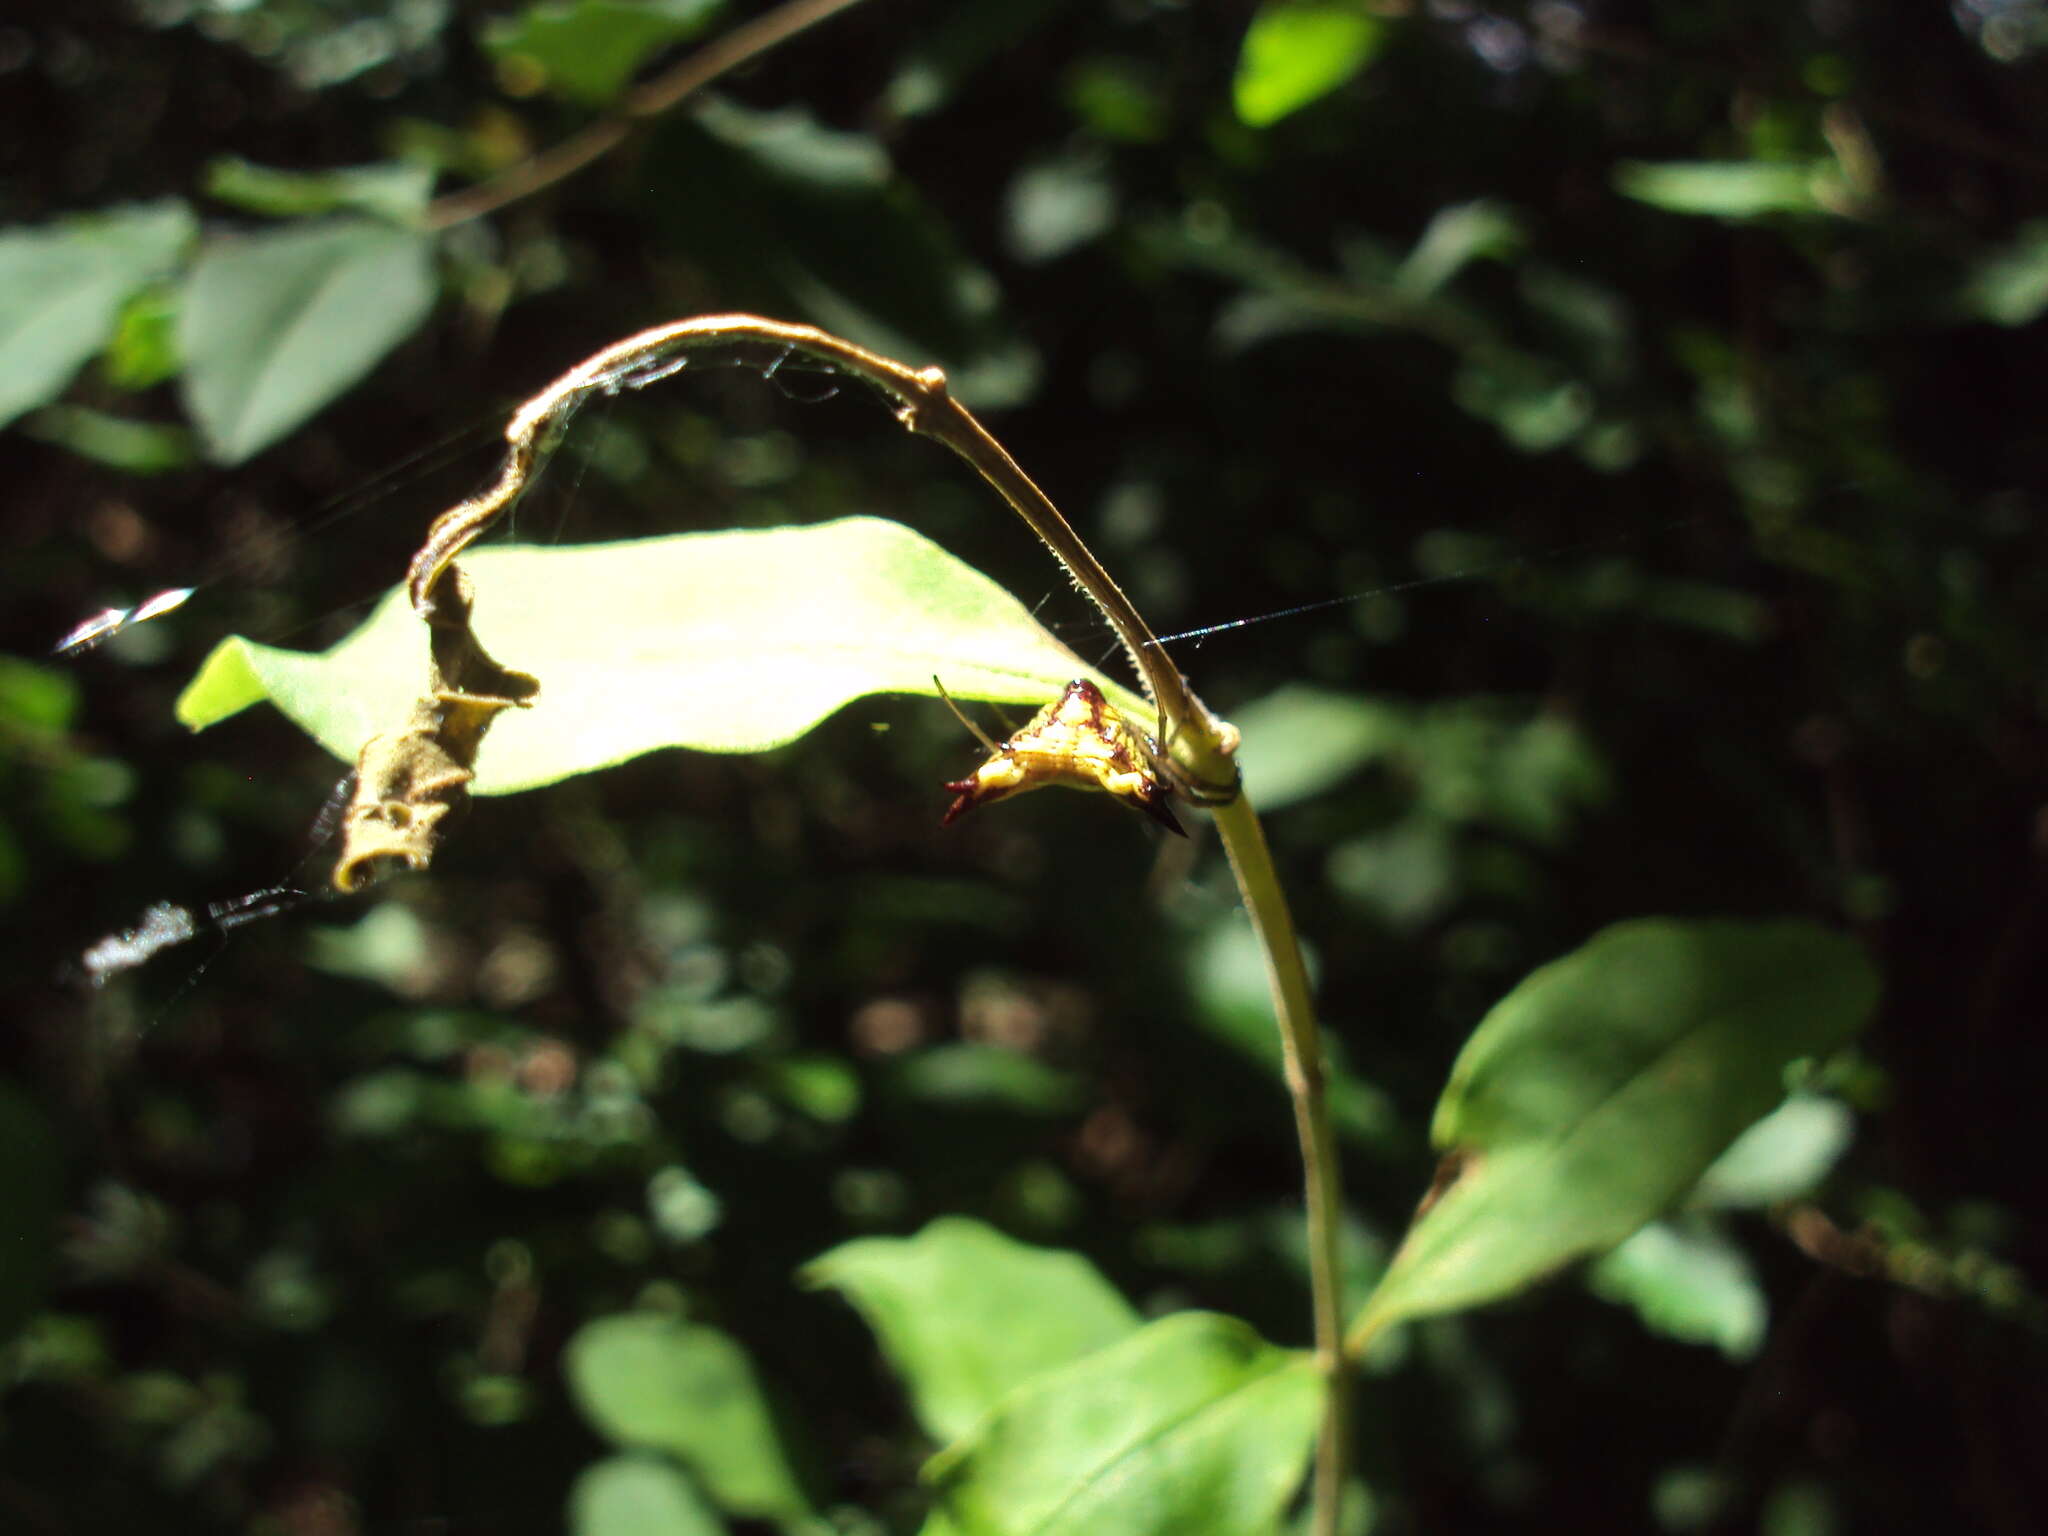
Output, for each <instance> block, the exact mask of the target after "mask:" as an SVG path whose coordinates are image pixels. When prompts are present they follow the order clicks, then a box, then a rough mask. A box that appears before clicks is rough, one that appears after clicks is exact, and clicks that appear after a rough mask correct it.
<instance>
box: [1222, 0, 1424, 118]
mask: <svg viewBox="0 0 2048 1536" xmlns="http://www.w3.org/2000/svg"><path fill="white" fill-rule="evenodd" d="M1386 41H1387V24H1386V23H1385V22H1384V21H1382V20H1380V18H1379V17H1377V16H1374V15H1372V14H1371V13H1370V12H1369V11H1367V10H1366V8H1365V6H1364V5H1363V4H1361V3H1358V0H1267V3H1266V4H1265V5H1263V6H1261V7H1260V8H1259V12H1258V14H1257V15H1256V16H1254V17H1253V18H1252V24H1251V30H1249V31H1248V32H1246V33H1245V38H1244V46H1243V48H1242V49H1241V50H1240V52H1239V53H1238V58H1237V78H1236V80H1235V81H1234V82H1233V84H1232V95H1233V99H1234V101H1235V103H1236V106H1237V116H1238V119H1239V121H1241V122H1245V123H1249V124H1250V125H1251V126H1252V127H1254V128H1264V127H1266V126H1268V125H1269V124H1272V123H1277V122H1279V121H1280V119H1281V118H1283V117H1286V116H1288V115H1289V114H1290V113H1293V112H1298V111H1300V110H1301V109H1302V108H1303V107H1305V106H1307V105H1308V104H1309V103H1310V102H1312V101H1317V100H1320V99H1321V98H1322V97H1324V96H1327V95H1329V94H1330V92H1332V91H1334V90H1336V89H1337V88H1338V87H1339V86H1341V85H1343V84H1344V83H1345V82H1346V81H1348V80H1350V79H1351V78H1352V77H1353V76H1355V75H1357V74H1358V72H1359V71H1360V70H1362V69H1364V68H1365V67H1366V66H1367V65H1368V64H1370V63H1372V61H1373V60H1374V59H1376V58H1378V57H1379V55H1380V51H1381V50H1382V49H1383V48H1385V47H1386Z"/></svg>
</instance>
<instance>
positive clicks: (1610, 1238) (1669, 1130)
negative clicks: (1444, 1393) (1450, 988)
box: [1352, 919, 1877, 1343]
mask: <svg viewBox="0 0 2048 1536" xmlns="http://www.w3.org/2000/svg"><path fill="white" fill-rule="evenodd" d="M1876 999H1877V978H1876V975H1875V973H1874V972H1873V970H1872V969H1871V966H1870V963H1869V961H1868V959H1867V958H1866V957H1865V956H1864V954H1863V951H1862V949H1861V948H1860V947H1859V946H1858V945H1857V944H1856V943H1855V942H1854V941H1853V940H1851V939H1849V938H1846V937H1844V936H1842V935H1840V934H1836V933H1831V932H1829V931H1827V930H1826V929H1823V928H1819V927H1816V926H1814V925H1812V924H1809V923H1799V922H1779V923H1738V922H1678V921H1671V920H1662V919H1657V920H1645V921H1641V922H1632V923H1622V924H1618V925H1616V926H1615V927H1613V928H1609V929H1607V930H1606V931H1605V932H1603V933H1601V934H1599V935H1597V936H1596V937H1595V938H1594V939H1593V940H1592V941H1591V942H1590V943H1588V944H1587V945H1586V946H1585V947H1584V948H1582V949H1580V950H1578V951H1577V952H1576V953H1574V954H1571V955H1567V956H1566V957H1565V958H1564V959H1562V960H1558V961H1554V962H1552V963H1551V964H1549V965H1547V966H1544V967H1543V968H1542V969H1540V970H1538V971H1536V972H1535V973H1534V974H1533V975H1531V976H1530V977H1528V978H1527V979H1526V980H1525V981H1523V982H1522V984H1521V985H1520V986H1518V987H1516V988H1515V990H1514V991H1513V992H1511V993H1509V994H1508V996H1507V997H1506V998H1504V999H1502V1000H1501V1002H1500V1003H1499V1004H1498V1005H1497V1006H1496V1007H1495V1008H1494V1009H1493V1011H1492V1012H1491V1013H1489V1014H1488V1015H1487V1016H1486V1019H1485V1021H1484V1022H1483V1023H1481V1025H1480V1026H1479V1029H1478V1030H1477V1032H1475V1033H1474V1035H1473V1036H1472V1038H1471V1039H1470V1040H1469V1041H1468V1042H1466V1045H1465V1049H1464V1050H1463V1051H1462V1052H1461V1053H1460V1054H1459V1057H1458V1061H1457V1064H1456V1066H1454V1067H1453V1068H1452V1072H1451V1081H1450V1084H1449V1086H1448V1087H1447V1088H1446V1089H1445V1090H1444V1096H1443V1098H1442V1100H1441V1101H1440V1102H1439V1103H1438V1105H1437V1112H1436V1121H1435V1124H1434V1126H1433V1128H1432V1138H1433V1139H1434V1141H1435V1142H1436V1144H1437V1146H1438V1147H1439V1148H1441V1149H1443V1150H1444V1152H1445V1153H1446V1154H1447V1155H1446V1158H1445V1166H1444V1174H1443V1176H1442V1177H1441V1179H1440V1182H1441V1183H1442V1185H1443V1186H1444V1187H1443V1189H1442V1192H1441V1194H1440V1195H1437V1196H1433V1198H1432V1199H1431V1200H1430V1201H1429V1202H1427V1203H1426V1208H1425V1210H1424V1212H1423V1214H1422V1215H1421V1216H1420V1217H1418V1218H1417V1220H1416V1222H1415V1225H1414V1226H1413V1227H1412V1228H1411V1229H1410V1230H1409V1233H1408V1236H1407V1238H1406V1239H1405V1240H1404V1241H1403V1243H1402V1245H1401V1248H1400V1250H1399V1252H1397V1253H1396V1254H1395V1256H1394V1261H1393V1263H1392V1264H1391V1265H1389V1266H1388V1269H1387V1273H1386V1275H1385V1277H1384V1278H1383V1279H1382V1280H1381V1282H1380V1286H1379V1289H1378V1290H1377V1291H1375V1292H1374V1293H1373V1295H1372V1296H1371V1297H1370V1298H1369V1299H1368V1301H1367V1302H1366V1305H1365V1309H1364V1311H1363V1313H1362V1314H1361V1316H1360V1319H1359V1321H1358V1323H1357V1324H1356V1325H1355V1326H1354V1328H1353V1330H1352V1338H1353V1341H1354V1343H1356V1342H1359V1341H1362V1340H1363V1339H1364V1338H1366V1337H1369V1336H1370V1335H1371V1334H1372V1333H1374V1332H1376V1331H1377V1330H1378V1329H1379V1328H1381V1327H1384V1326H1385V1325H1386V1324H1388V1323H1391V1322H1394V1321H1396V1320H1398V1319H1400V1318H1403V1317H1416V1316H1424V1315H1428V1314H1431V1313H1440V1312H1451V1311H1456V1310H1458V1309H1460V1308H1463V1307H1470V1306H1476V1305H1479V1304H1480V1303H1482V1302H1486V1301H1491V1300H1494V1299H1495V1298H1497V1297H1501V1296H1505V1295H1507V1294H1508V1293H1510V1292H1511V1291H1514V1290H1517V1289H1519V1288H1520V1287H1522V1286H1524V1285H1527V1284H1528V1283H1530V1282H1531V1281H1533V1280H1535V1279H1537V1278H1539V1277H1541V1276H1542V1275H1545V1274H1547V1273H1549V1272H1550V1271H1552V1270H1554V1269H1556V1268H1557V1267H1559V1266H1560V1265H1562V1264H1565V1263H1567V1262H1568V1261H1570V1260H1572V1259H1574V1258H1578V1257H1581V1256H1583V1255H1585V1254H1588V1253H1595V1252H1599V1251H1600V1250H1602V1249H1605V1248H1609V1247H1612V1246H1613V1245H1614V1244H1616V1243H1618V1242H1620V1241H1621V1240H1622V1239H1623V1238H1625V1237H1627V1236H1628V1235H1629V1234H1630V1233H1632V1232H1634V1231H1635V1230H1636V1229H1637V1228H1639V1227H1641V1226H1642V1225H1643V1223H1645V1222H1646V1221H1649V1220H1650V1219H1651V1218H1652V1217H1654V1216H1656V1215H1658V1214H1659V1213H1660V1212H1662V1211H1664V1210H1665V1209H1667V1208H1668V1207H1669V1206H1671V1205H1672V1204H1674V1203H1675V1202H1676V1201H1677V1200H1678V1199H1679V1198H1680V1197H1681V1196H1683V1195H1684V1194H1685V1193H1686V1192H1687V1191H1688V1190H1690V1189H1691V1188H1692V1187H1693V1185H1694V1184H1695V1183H1696V1182H1697V1181H1698V1179H1699V1178H1700V1176H1701V1174H1702V1173H1703V1172H1704V1171H1705V1170H1706V1168H1707V1167H1708V1166H1709V1164H1711V1163H1712V1162H1713V1161H1714V1159H1715V1158H1716V1157H1717V1156H1719V1154H1720V1153H1721V1152H1722V1151H1723V1150H1724V1149H1725V1148H1726V1147H1727V1146H1728V1145H1729V1144H1730V1143H1731V1142H1733V1141H1734V1140H1735V1138H1736V1137H1737V1136H1738V1135H1739V1134H1740V1133H1741V1132H1742V1131H1743V1130H1744V1129H1745V1128H1746V1127H1747V1126H1749V1125H1750V1124H1752V1123H1753V1122H1754V1121H1756V1120H1757V1119H1759V1118H1760V1117H1761V1116H1763V1115H1764V1114H1765V1113H1767V1112H1768V1111H1770V1110H1771V1109H1772V1108H1773V1107H1774V1106H1775V1105H1776V1104H1777V1103H1778V1102H1779V1100H1780V1097H1781V1096H1782V1094H1783V1091H1784V1077H1785V1070H1786V1068H1787V1067H1788V1066H1789V1065H1790V1064H1791V1063H1792V1062H1793V1061H1794V1060H1796V1059H1798V1058H1800V1057H1803V1056H1810V1055H1815V1054H1818V1053H1821V1052H1825V1051H1830V1050H1833V1049H1835V1048H1837V1047H1838V1046H1841V1045H1843V1044H1845V1043H1846V1042H1847V1041H1848V1040H1849V1039H1850V1037H1851V1036H1853V1035H1854V1034H1855V1033H1856V1032H1857V1031H1858V1030H1859V1029H1861V1028H1862V1026H1863V1024H1864V1022H1865V1020H1866V1019H1867V1018H1868V1016H1869V1014H1870V1011H1871V1009H1872V1008H1873V1007H1874V1006H1875V1003H1876Z"/></svg>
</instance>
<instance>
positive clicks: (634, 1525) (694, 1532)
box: [569, 1456, 726, 1536]
mask: <svg viewBox="0 0 2048 1536" xmlns="http://www.w3.org/2000/svg"><path fill="white" fill-rule="evenodd" d="M725 1529H726V1526H725V1522H724V1521H723V1520H721V1519H719V1518H718V1516H717V1514H716V1513H714V1512H713V1511H712V1509H711V1508H710V1506H708V1505H707V1504H706V1503H705V1502H704V1496H703V1495H702V1494H700V1493H699V1492H697V1489H696V1487H695V1485H693V1484H692V1483H691V1482H690V1479H689V1478H688V1477H687V1476H685V1475H684V1473H683V1472H682V1470H681V1469H680V1468H679V1467H676V1466H674V1465H672V1464H671V1463H669V1462H666V1461H663V1460H661V1459H660V1458H659V1457H656V1456H610V1457H607V1458H606V1459H605V1460H603V1461H600V1462H595V1463H593V1464H592V1465H590V1466H588V1467H586V1468H584V1470H583V1472H582V1473H581V1475H579V1476H578V1477H577V1479H576V1482H575V1484H574V1485H573V1486H572V1487H571V1488H570V1489H569V1531H570V1536H724V1532H725Z"/></svg>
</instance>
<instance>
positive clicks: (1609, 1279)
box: [1586, 1220, 1770, 1360]
mask: <svg viewBox="0 0 2048 1536" xmlns="http://www.w3.org/2000/svg"><path fill="white" fill-rule="evenodd" d="M1586 1282H1587V1284H1588V1285H1590V1286H1591V1287H1592V1288H1593V1293H1594V1294H1595V1295H1596V1296H1599V1297H1601V1298H1603V1299H1604V1300H1607V1301H1612V1302H1616V1303H1618V1304H1620V1305H1622V1306H1627V1307H1631V1308H1633V1309H1634V1310H1635V1312H1636V1315H1637V1316H1638V1317H1640V1318H1641V1319H1642V1320H1643V1326H1644V1327H1646V1328H1649V1329H1652V1330H1653V1331H1655V1332H1657V1333H1661V1334H1664V1335H1665V1336H1667V1337H1669V1338H1674V1339H1680V1340H1683V1341H1684V1342H1685V1343H1688V1344H1712V1345H1714V1346H1716V1347H1717V1348H1719V1349H1720V1350H1721V1352H1722V1353H1723V1354H1725V1355H1727V1356H1728V1357H1729V1358H1731V1359H1735V1360H1747V1359H1749V1358H1750V1357H1751V1356H1753V1355H1754V1354H1755V1353H1756V1351H1757V1347H1758V1346H1759V1345H1761V1344H1762V1343H1763V1339H1764V1329H1765V1326H1766V1324H1767V1323H1768V1322H1769V1320H1770V1310H1769V1305H1768V1303H1766V1301H1765V1300H1764V1293H1763V1287H1762V1286H1761V1285H1760V1284H1758V1282H1757V1278H1756V1274H1755V1272H1754V1271H1753V1270H1752V1269H1751V1268H1750V1264H1749V1259H1748V1256H1747V1255H1745V1254H1744V1253H1743V1251H1742V1250H1741V1249H1740V1248H1738V1247H1737V1246H1736V1245H1735V1244H1734V1243H1733V1242H1731V1241H1730V1240H1729V1239H1728V1237H1727V1236H1726V1235H1725V1234H1723V1233H1722V1232H1720V1231H1718V1230H1717V1229H1715V1228H1714V1227H1711V1226H1707V1225H1704V1224H1703V1223H1701V1222H1699V1221H1697V1220H1695V1221H1692V1222H1687V1223H1684V1224H1680V1223H1677V1222H1670V1221H1653V1222H1651V1223H1650V1224H1649V1225H1648V1226H1647V1227H1644V1228H1643V1229H1642V1230H1641V1231H1639V1232H1637V1233H1636V1234H1635V1236H1633V1237H1631V1238H1629V1239H1628V1240H1627V1241H1626V1242H1624V1243H1623V1244H1622V1245H1621V1246H1620V1247H1619V1248H1616V1249H1615V1250H1613V1252H1611V1253H1608V1254H1605V1255H1603V1256H1602V1257H1601V1258H1600V1259H1599V1260H1598V1262H1596V1263H1595V1264H1594V1265H1593V1266H1592V1268H1591V1269H1590V1270H1588V1271H1587V1274H1586Z"/></svg>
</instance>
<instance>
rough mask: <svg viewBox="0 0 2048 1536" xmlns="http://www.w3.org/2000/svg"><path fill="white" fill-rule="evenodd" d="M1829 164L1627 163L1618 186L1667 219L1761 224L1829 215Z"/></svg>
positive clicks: (1619, 171)
mask: <svg viewBox="0 0 2048 1536" xmlns="http://www.w3.org/2000/svg"><path fill="white" fill-rule="evenodd" d="M1833 174H1834V172H1833V169H1832V166H1831V164H1830V163H1829V162H1827V161H1818V162H1814V163H1811V164H1808V163H1801V164H1797V165H1788V164H1782V163H1778V162H1774V161H1755V160H1691V161H1669V162H1664V163H1651V162H1648V161H1642V160H1629V161H1624V162H1623V163H1622V164H1620V165H1618V166H1616V167H1615V170H1614V186H1615V190H1616V191H1618V192H1620V193H1621V195H1622V196H1623V197H1632V198H1634V199H1635V200H1636V201H1637V202H1639V203H1648V204H1649V205H1650V206H1651V207H1652V208H1662V209H1663V210H1664V211H1665V212H1667V213H1690V214H1700V215H1704V216H1707V217H1710V218H1717V219H1733V220H1738V221H1739V220H1744V219H1760V218H1762V217H1763V216H1764V215H1766V214H1771V213H1824V212H1826V211H1828V200H1827V196H1826V193H1827V186H1828V182H1827V178H1828V177H1829V176H1831V175H1833Z"/></svg>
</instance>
